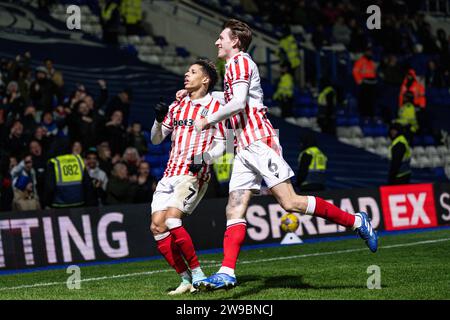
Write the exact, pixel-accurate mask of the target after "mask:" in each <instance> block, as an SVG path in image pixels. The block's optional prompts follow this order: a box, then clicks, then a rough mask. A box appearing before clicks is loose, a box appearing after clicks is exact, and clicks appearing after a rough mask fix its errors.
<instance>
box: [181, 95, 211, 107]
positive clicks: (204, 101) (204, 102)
mask: <svg viewBox="0 0 450 320" xmlns="http://www.w3.org/2000/svg"><path fill="white" fill-rule="evenodd" d="M187 97H188V99H189V100H190V101H191V102H192V104H194V105H195V104H200V105H202V106H206V105H208V104H209V102H210V101H211V95H210V94H209V93H207V94H206V95H205V96H204V97H203V98H200V99H196V100H191V98H190V97H189V96H187Z"/></svg>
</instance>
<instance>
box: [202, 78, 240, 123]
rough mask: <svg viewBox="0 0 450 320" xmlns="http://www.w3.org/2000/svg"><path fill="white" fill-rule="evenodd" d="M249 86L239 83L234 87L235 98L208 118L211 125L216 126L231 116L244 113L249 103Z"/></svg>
mask: <svg viewBox="0 0 450 320" xmlns="http://www.w3.org/2000/svg"><path fill="white" fill-rule="evenodd" d="M247 96H248V84H247V83H244V82H239V83H236V84H235V85H233V98H232V99H231V100H230V101H229V102H228V103H227V104H225V105H224V106H223V107H222V108H220V109H219V110H218V111H217V112H214V113H212V114H210V115H208V116H207V117H206V120H207V121H208V124H209V125H214V124H216V123H218V122H220V121H223V120H225V119H228V118H230V117H231V116H233V115H235V114H237V113H239V112H241V111H243V110H244V109H245V104H246V102H247Z"/></svg>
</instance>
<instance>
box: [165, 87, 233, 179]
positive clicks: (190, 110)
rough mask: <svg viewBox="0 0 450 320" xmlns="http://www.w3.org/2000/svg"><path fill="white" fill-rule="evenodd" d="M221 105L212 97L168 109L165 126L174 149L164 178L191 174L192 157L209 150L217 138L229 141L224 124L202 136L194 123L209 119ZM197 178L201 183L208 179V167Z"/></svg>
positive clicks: (221, 123) (214, 127) (176, 104)
mask: <svg viewBox="0 0 450 320" xmlns="http://www.w3.org/2000/svg"><path fill="white" fill-rule="evenodd" d="M220 106H221V105H220V103H219V101H218V100H217V99H214V98H213V97H212V96H211V95H210V94H207V95H206V96H205V97H203V98H201V99H198V100H191V99H190V97H189V96H186V97H185V98H183V99H182V100H181V101H175V102H173V103H172V104H171V105H170V106H169V111H168V113H167V115H166V117H165V118H164V121H163V122H162V125H163V126H164V127H165V128H166V129H168V130H170V131H172V135H171V141H172V148H171V151H170V157H169V161H168V162H167V167H166V170H165V171H164V177H171V176H179V175H189V174H191V173H190V172H189V164H190V163H191V159H192V157H193V156H194V155H196V154H201V153H203V152H206V151H208V150H209V149H210V147H211V144H212V143H213V140H214V139H218V140H225V139H226V136H225V127H224V125H223V122H219V123H218V124H216V125H215V126H212V127H211V128H208V129H206V130H203V131H202V132H201V133H199V132H197V131H196V130H195V127H194V122H195V120H198V119H201V118H204V117H206V116H207V115H208V114H209V113H210V112H216V111H217V110H218V109H219V107H220ZM197 176H198V177H199V179H201V180H204V181H207V180H209V166H205V167H204V168H202V170H200V171H199V172H198V174H197Z"/></svg>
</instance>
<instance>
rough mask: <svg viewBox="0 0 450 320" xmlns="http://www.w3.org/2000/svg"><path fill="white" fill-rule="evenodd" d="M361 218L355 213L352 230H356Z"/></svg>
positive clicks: (359, 225)
mask: <svg viewBox="0 0 450 320" xmlns="http://www.w3.org/2000/svg"><path fill="white" fill-rule="evenodd" d="M361 224H362V219H361V217H360V216H359V215H355V223H353V227H352V230H356V229H358V228H359V227H361Z"/></svg>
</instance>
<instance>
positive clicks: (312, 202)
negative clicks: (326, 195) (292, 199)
mask: <svg viewBox="0 0 450 320" xmlns="http://www.w3.org/2000/svg"><path fill="white" fill-rule="evenodd" d="M307 198H308V204H307V205H306V212H305V214H308V215H310V216H312V215H313V214H314V212H315V211H316V197H314V196H307Z"/></svg>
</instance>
